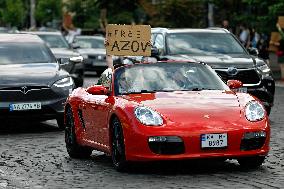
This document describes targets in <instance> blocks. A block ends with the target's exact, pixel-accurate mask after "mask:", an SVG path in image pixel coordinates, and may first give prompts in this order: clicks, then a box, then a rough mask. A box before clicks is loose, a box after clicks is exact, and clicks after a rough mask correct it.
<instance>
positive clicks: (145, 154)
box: [123, 121, 270, 161]
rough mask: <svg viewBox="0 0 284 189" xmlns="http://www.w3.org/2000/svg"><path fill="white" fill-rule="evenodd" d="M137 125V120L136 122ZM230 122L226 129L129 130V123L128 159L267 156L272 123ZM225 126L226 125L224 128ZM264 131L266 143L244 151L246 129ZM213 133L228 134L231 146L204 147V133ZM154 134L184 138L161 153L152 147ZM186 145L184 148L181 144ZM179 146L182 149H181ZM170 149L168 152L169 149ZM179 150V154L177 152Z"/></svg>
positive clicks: (146, 128) (126, 146) (126, 148)
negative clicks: (234, 123)
mask: <svg viewBox="0 0 284 189" xmlns="http://www.w3.org/2000/svg"><path fill="white" fill-rule="evenodd" d="M136 124H137V123H136ZM231 126H232V125H229V124H228V127H227V129H220V128H218V129H207V130H200V129H194V128H192V129H190V128H188V129H185V130H176V129H175V130H173V129H167V126H165V127H164V126H162V127H154V128H153V127H147V126H143V125H139V123H138V126H137V127H135V128H136V129H133V130H132V129H130V127H129V125H128V124H125V125H124V124H123V129H124V130H126V131H124V137H125V151H126V159H127V160H128V161H155V160H182V159H197V158H226V159H227V158H228V159H234V158H239V157H244V156H256V155H258V156H266V155H267V154H268V152H269V140H270V126H269V124H268V123H267V121H260V122H258V123H249V124H247V125H245V126H244V127H242V128H239V129H236V128H234V127H231ZM224 128H226V127H224ZM256 131H265V132H266V138H265V140H264V144H263V145H262V146H261V147H260V148H258V149H253V150H242V149H241V145H242V138H243V136H244V134H245V133H246V132H256ZM212 133H227V135H228V146H227V147H226V148H219V149H216V148H215V149H202V148H201V135H202V134H212ZM152 136H176V137H179V138H181V139H182V141H183V144H180V145H178V144H177V143H175V144H174V145H173V146H172V147H173V148H172V149H174V148H176V149H175V151H174V153H172V154H167V153H165V154H161V153H160V154H159V153H156V152H154V151H153V149H151V147H150V146H149V141H148V140H149V137H152ZM182 145H184V149H183V150H179V149H181V146H182ZM178 148H179V149H178ZM166 152H168V151H166ZM175 152H178V153H175Z"/></svg>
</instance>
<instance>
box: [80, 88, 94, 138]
mask: <svg viewBox="0 0 284 189" xmlns="http://www.w3.org/2000/svg"><path fill="white" fill-rule="evenodd" d="M95 98H96V97H95V95H91V94H88V93H87V94H86V95H85V96H84V97H83V100H82V101H81V103H80V105H79V109H78V115H79V119H80V122H81V124H82V126H83V127H84V131H85V132H84V138H85V139H87V140H91V141H96V136H94V134H93V122H94V117H93V115H92V105H94V103H95V102H96V100H95Z"/></svg>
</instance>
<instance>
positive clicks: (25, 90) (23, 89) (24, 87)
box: [21, 86, 29, 94]
mask: <svg viewBox="0 0 284 189" xmlns="http://www.w3.org/2000/svg"><path fill="white" fill-rule="evenodd" d="M21 92H22V93H23V94H27V93H28V92H29V90H28V87H27V86H23V87H21Z"/></svg>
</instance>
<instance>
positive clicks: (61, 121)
mask: <svg viewBox="0 0 284 189" xmlns="http://www.w3.org/2000/svg"><path fill="white" fill-rule="evenodd" d="M56 122H57V126H58V128H59V130H61V131H63V130H64V129H65V123H64V118H63V116H62V117H59V118H57V119H56Z"/></svg>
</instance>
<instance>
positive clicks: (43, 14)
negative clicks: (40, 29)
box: [35, 0, 62, 26]
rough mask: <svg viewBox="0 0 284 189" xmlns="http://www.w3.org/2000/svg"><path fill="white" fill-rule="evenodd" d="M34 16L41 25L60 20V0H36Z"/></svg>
mask: <svg viewBox="0 0 284 189" xmlns="http://www.w3.org/2000/svg"><path fill="white" fill-rule="evenodd" d="M35 18H36V21H37V22H38V23H39V24H40V25H41V26H44V25H47V23H51V22H53V21H55V20H61V19H62V0H37V1H36V10H35Z"/></svg>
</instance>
